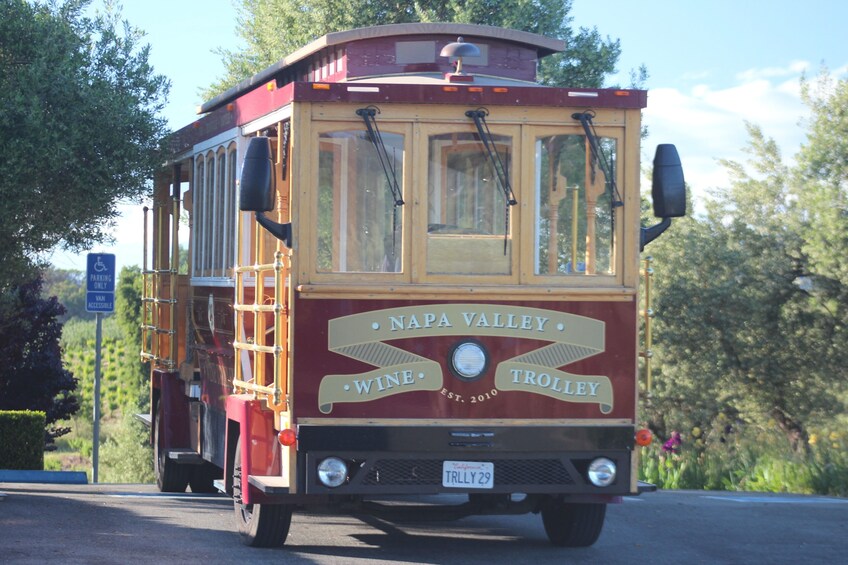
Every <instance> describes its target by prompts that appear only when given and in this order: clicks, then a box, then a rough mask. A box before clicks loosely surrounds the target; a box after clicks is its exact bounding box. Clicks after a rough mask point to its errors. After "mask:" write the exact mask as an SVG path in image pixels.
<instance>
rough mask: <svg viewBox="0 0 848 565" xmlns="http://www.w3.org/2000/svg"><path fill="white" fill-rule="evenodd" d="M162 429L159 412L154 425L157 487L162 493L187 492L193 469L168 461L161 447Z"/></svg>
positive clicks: (154, 465)
mask: <svg viewBox="0 0 848 565" xmlns="http://www.w3.org/2000/svg"><path fill="white" fill-rule="evenodd" d="M161 427H162V415H161V414H160V413H159V411H158V410H157V411H156V419H155V421H154V423H153V473H154V474H155V475H156V486H158V487H159V490H160V491H161V492H185V490H186V487H187V486H188V481H189V477H190V474H191V469H190V468H189V467H188V466H186V465H178V464H177V462H176V461H173V460H171V459H168V454H167V453H166V452H165V450H164V449H162V446H161V445H160V437H161Z"/></svg>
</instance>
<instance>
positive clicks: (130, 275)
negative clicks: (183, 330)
mask: <svg viewBox="0 0 848 565" xmlns="http://www.w3.org/2000/svg"><path fill="white" fill-rule="evenodd" d="M141 285H142V278H141V269H140V268H139V267H138V266H137V265H134V266H132V267H123V268H122V269H121V272H120V274H119V276H118V284H117V286H116V287H115V317H116V318H117V321H118V326H119V327H120V328H121V333H123V335H124V340H123V341H124V347H125V349H126V351H127V356H128V358H129V359H132V360H133V361H132V362H131V363H127V366H126V367H123V371H122V375H123V376H124V381H125V383H124V386H127V387H129V388H130V389H132V390H133V392H134V393H135V395H136V396H137V398H138V406H139V407H140V408H144V407H146V406H147V403H148V402H149V400H150V399H149V390H148V386H149V383H148V381H147V375H148V373H147V365H146V364H145V363H142V362H141V357H140V353H141V291H142V288H141Z"/></svg>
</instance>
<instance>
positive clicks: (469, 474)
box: [442, 461, 495, 490]
mask: <svg viewBox="0 0 848 565" xmlns="http://www.w3.org/2000/svg"><path fill="white" fill-rule="evenodd" d="M442 486H443V487H444V488H453V489H482V490H490V489H492V488H494V487H495V464H494V463H492V462H490V461H443V462H442Z"/></svg>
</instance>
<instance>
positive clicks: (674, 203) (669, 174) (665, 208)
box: [639, 143, 686, 251]
mask: <svg viewBox="0 0 848 565" xmlns="http://www.w3.org/2000/svg"><path fill="white" fill-rule="evenodd" d="M651 197H652V198H653V200H654V216H656V217H657V218H662V221H661V222H660V223H658V224H656V225H654V226H651V227H648V228H642V233H641V236H640V241H639V251H642V250H643V249H645V246H646V245H648V244H649V243H651V242H652V241H654V240H655V239H656V238H658V237H659V236H660V235H661V234H662V233H663V232H664V231H665V230H667V229H668V228H669V227H670V226H671V219H672V218H680V217H681V216H685V215H686V181H685V180H684V179H683V166H682V165H681V164H680V156H679V155H678V154H677V148H676V147H675V146H674V145H671V144H670V143H664V144H660V145H657V152H656V153H655V154H654V170H653V185H652V186H651Z"/></svg>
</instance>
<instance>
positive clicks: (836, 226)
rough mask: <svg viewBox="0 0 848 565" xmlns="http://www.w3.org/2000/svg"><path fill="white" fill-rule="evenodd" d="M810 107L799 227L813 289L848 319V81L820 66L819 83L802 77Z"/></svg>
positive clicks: (798, 192)
mask: <svg viewBox="0 0 848 565" xmlns="http://www.w3.org/2000/svg"><path fill="white" fill-rule="evenodd" d="M801 86H802V88H801V92H802V96H803V100H804V101H805V103H806V104H807V106H808V107H809V108H810V110H811V113H812V119H811V122H810V124H809V133H808V135H807V143H805V144H804V145H803V146H802V148H801V151H800V153H799V155H798V169H797V174H796V176H795V178H794V179H793V180H794V183H793V184H794V186H795V187H796V189H795V194H794V196H795V197H796V198H797V199H798V205H799V207H800V208H801V209H803V210H804V216H803V220H802V224H801V226H800V229H802V230H803V233H804V234H805V237H804V252H805V253H806V254H807V255H808V256H809V259H810V270H811V273H814V277H815V278H814V279H811V283H812V284H813V286H814V288H815V292H816V293H817V294H818V295H819V296H820V297H822V299H823V301H824V302H826V303H827V304H829V308H830V309H831V310H832V313H833V315H834V316H836V317H837V318H839V319H840V320H841V321H842V324H843V326H844V325H845V324H846V323H848V81H846V80H840V81H837V82H835V83H834V81H833V79H832V78H831V77H830V75H829V73H828V72H827V70H826V69H822V72H821V74H820V75H819V78H818V80H817V81H816V82H815V83H810V82H808V81H806V80H805V81H803V82H802V84H801Z"/></svg>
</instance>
